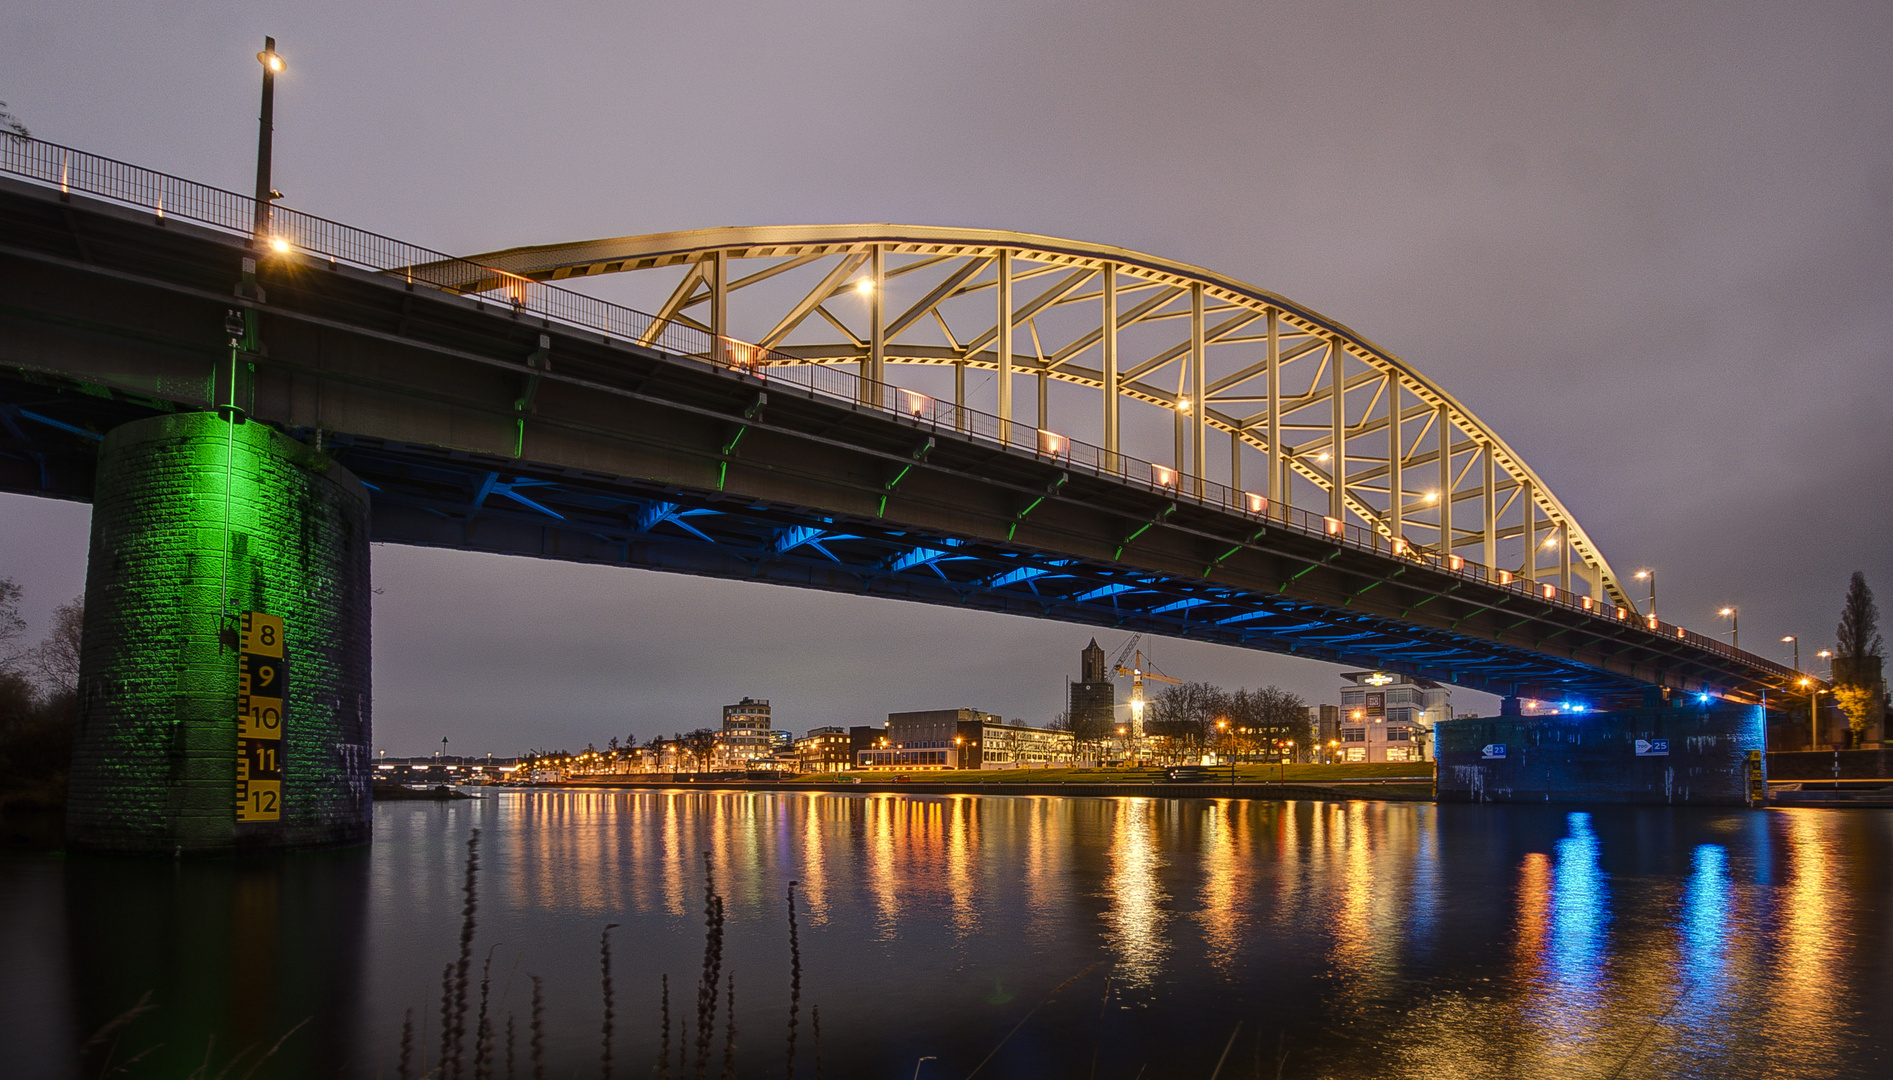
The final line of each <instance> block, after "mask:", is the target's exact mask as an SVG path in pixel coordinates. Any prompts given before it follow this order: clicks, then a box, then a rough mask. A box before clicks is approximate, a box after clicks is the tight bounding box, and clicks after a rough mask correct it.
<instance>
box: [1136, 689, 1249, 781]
mask: <svg viewBox="0 0 1893 1080" xmlns="http://www.w3.org/2000/svg"><path fill="white" fill-rule="evenodd" d="M1228 706H1229V695H1227V694H1225V693H1223V692H1222V690H1220V689H1218V688H1217V687H1214V686H1211V685H1210V684H1208V683H1206V682H1191V683H1177V684H1175V685H1171V686H1166V687H1164V688H1163V693H1161V694H1158V695H1157V697H1156V698H1155V699H1154V700H1152V701H1151V702H1150V704H1149V705H1147V706H1146V707H1145V709H1144V733H1145V734H1146V735H1149V736H1151V737H1152V738H1154V739H1157V740H1159V742H1158V751H1157V753H1158V756H1159V757H1160V758H1162V759H1164V760H1166V761H1169V762H1172V763H1174V762H1178V761H1181V760H1183V759H1185V758H1189V757H1201V756H1202V753H1203V748H1204V747H1205V746H1206V745H1208V743H1209V739H1210V736H1211V734H1212V733H1213V732H1215V730H1216V721H1217V720H1218V719H1227V717H1228V711H1229V709H1228Z"/></svg>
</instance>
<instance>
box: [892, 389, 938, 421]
mask: <svg viewBox="0 0 1893 1080" xmlns="http://www.w3.org/2000/svg"><path fill="white" fill-rule="evenodd" d="M932 404H933V399H932V398H930V397H928V396H927V395H925V394H923V393H921V392H920V391H918V390H902V391H901V392H900V411H901V412H904V413H906V414H907V415H908V416H913V417H920V416H924V415H926V412H927V407H928V406H930V405H932Z"/></svg>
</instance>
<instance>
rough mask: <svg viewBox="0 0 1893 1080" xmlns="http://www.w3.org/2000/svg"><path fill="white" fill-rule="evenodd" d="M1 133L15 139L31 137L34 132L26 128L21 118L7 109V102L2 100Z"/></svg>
mask: <svg viewBox="0 0 1893 1080" xmlns="http://www.w3.org/2000/svg"><path fill="white" fill-rule="evenodd" d="M0 133H3V134H5V135H6V136H7V137H8V138H13V139H30V138H32V137H33V133H32V132H30V131H28V130H26V125H25V124H23V123H21V122H20V118H19V117H17V116H15V115H13V114H12V113H11V112H8V111H7V103H6V102H4V101H0Z"/></svg>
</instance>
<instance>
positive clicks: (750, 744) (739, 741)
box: [716, 697, 776, 769]
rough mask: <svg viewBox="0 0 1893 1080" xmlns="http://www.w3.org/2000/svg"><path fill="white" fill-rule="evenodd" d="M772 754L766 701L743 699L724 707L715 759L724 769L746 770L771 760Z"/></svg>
mask: <svg viewBox="0 0 1893 1080" xmlns="http://www.w3.org/2000/svg"><path fill="white" fill-rule="evenodd" d="M775 754H776V741H775V736H774V733H773V732H772V731H771V730H770V723H769V701H768V699H766V698H751V697H746V698H744V699H743V700H741V701H739V702H737V703H736V704H734V705H725V706H723V730H722V731H719V732H717V737H716V758H717V761H718V762H719V763H720V764H721V765H722V766H723V767H724V768H732V769H742V768H747V767H748V766H749V763H750V762H752V761H761V760H763V759H765V758H773V757H775Z"/></svg>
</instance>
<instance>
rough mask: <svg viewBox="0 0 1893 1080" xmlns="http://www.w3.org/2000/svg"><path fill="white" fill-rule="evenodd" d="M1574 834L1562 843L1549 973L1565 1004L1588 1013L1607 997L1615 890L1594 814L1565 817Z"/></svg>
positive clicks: (1553, 877)
mask: <svg viewBox="0 0 1893 1080" xmlns="http://www.w3.org/2000/svg"><path fill="white" fill-rule="evenodd" d="M1565 823H1566V826H1567V828H1569V830H1570V835H1569V836H1567V837H1565V838H1564V839H1562V840H1559V841H1558V843H1557V861H1556V865H1555V866H1554V867H1553V869H1552V875H1551V947H1550V950H1549V951H1550V963H1549V972H1548V974H1549V975H1550V976H1551V982H1552V984H1553V986H1554V987H1555V989H1554V991H1553V993H1554V995H1555V997H1556V998H1558V999H1560V1002H1559V1003H1560V1004H1563V1005H1565V1006H1568V1007H1576V1008H1580V1009H1586V1008H1590V1007H1593V1006H1595V1005H1597V1004H1599V1003H1600V1002H1601V1000H1602V995H1603V989H1604V988H1603V985H1602V984H1603V979H1604V971H1603V964H1604V930H1605V928H1606V927H1607V926H1608V925H1609V924H1610V887H1609V879H1608V877H1607V876H1606V875H1605V874H1604V870H1603V867H1602V866H1601V865H1600V863H1599V860H1598V855H1599V845H1598V842H1597V834H1596V833H1595V832H1593V831H1592V830H1591V815H1589V814H1586V813H1574V814H1571V815H1569V816H1567V817H1566V818H1565Z"/></svg>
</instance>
